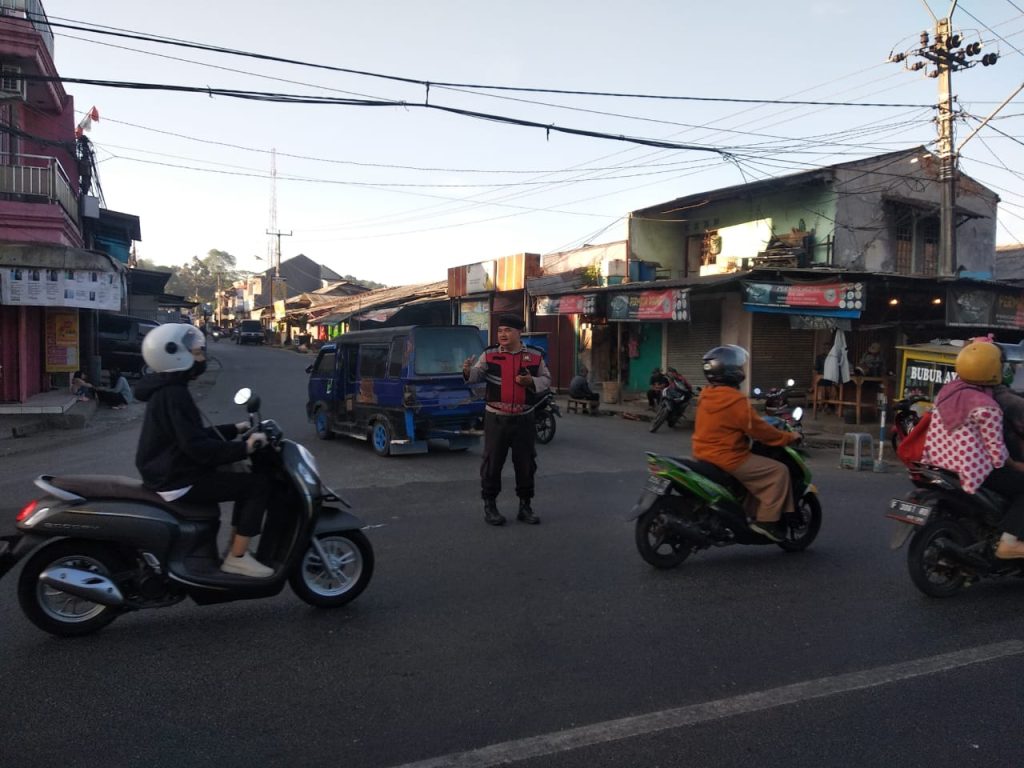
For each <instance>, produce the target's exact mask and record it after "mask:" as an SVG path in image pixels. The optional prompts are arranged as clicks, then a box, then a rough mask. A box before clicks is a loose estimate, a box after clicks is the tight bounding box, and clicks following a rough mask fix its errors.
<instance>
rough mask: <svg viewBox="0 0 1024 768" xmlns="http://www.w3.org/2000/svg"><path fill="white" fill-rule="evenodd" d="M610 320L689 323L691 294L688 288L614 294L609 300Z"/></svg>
mask: <svg viewBox="0 0 1024 768" xmlns="http://www.w3.org/2000/svg"><path fill="white" fill-rule="evenodd" d="M608 319H609V320H618V321H622V322H637V323H639V322H647V321H654V320H675V321H688V320H689V319H690V292H689V290H688V289H686V288H667V289H665V290H663V291H634V292H631V293H614V294H611V295H610V296H609V298H608Z"/></svg>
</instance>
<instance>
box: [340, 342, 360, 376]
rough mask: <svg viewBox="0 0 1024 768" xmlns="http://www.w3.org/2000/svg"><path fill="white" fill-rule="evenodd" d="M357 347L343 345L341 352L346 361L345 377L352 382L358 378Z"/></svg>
mask: <svg viewBox="0 0 1024 768" xmlns="http://www.w3.org/2000/svg"><path fill="white" fill-rule="evenodd" d="M358 351H359V350H358V348H357V347H342V348H341V352H340V354H341V355H342V357H343V359H344V361H345V370H346V374H345V378H346V379H348V380H349V381H350V382H354V381H355V380H356V353H357V352H358Z"/></svg>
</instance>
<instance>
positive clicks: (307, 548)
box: [0, 389, 374, 636]
mask: <svg viewBox="0 0 1024 768" xmlns="http://www.w3.org/2000/svg"><path fill="white" fill-rule="evenodd" d="M235 403H237V404H238V405H245V407H246V410H247V411H248V413H249V422H250V425H251V429H252V430H259V431H261V432H264V433H265V434H266V435H267V438H268V441H269V442H268V444H267V445H266V446H264V447H263V448H260V449H259V450H257V451H256V452H255V453H253V454H252V456H251V457H250V459H251V462H252V471H253V472H258V473H261V474H265V475H267V476H268V477H269V478H270V480H271V487H272V493H271V500H270V503H269V504H268V510H269V511H268V513H267V517H266V523H265V525H264V528H263V533H262V535H261V536H260V539H259V547H258V549H257V552H256V557H257V559H258V560H260V561H261V562H263V563H266V564H267V565H270V566H272V567H273V568H274V573H273V575H272V576H269V577H267V578H264V579H255V578H248V577H244V576H236V575H232V574H226V573H223V572H221V570H220V564H221V557H220V555H219V554H218V552H217V531H218V529H219V527H220V507H219V506H218V505H217V504H189V503H181V502H167V501H164V500H163V499H162V498H161V497H160V496H159V495H157V494H156V493H154V492H153V491H150V490H149V489H147V488H145V487H144V486H143V485H142V484H141V482H140V481H138V480H135V479H132V478H127V477H117V476H110V475H67V476H52V475H42V476H40V477H38V478H37V479H36V480H35V485H36V486H37V487H38V488H40V489H41V490H43V491H44V493H45V496H43V497H42V498H40V499H37V500H35V501H32V502H30V503H28V504H26V505H25V507H24V508H23V509H22V510H21V511H20V512H19V513H18V515H17V518H16V522H17V529H18V533H17V534H14V535H11V536H4V537H0V578H2V577H3V576H4V574H6V573H7V572H8V571H10V570H11V568H13V567H14V566H15V564H17V563H18V562H19V561H20V560H21V559H22V558H23V557H24V556H25V555H28V554H29V553H30V552H31V553H32V555H31V557H29V558H28V560H27V561H26V562H25V566H24V568H23V569H22V571H21V575H20V577H19V579H18V600H19V603H20V605H21V609H22V611H23V612H24V614H25V616H26V617H27V618H28V619H29V620H30V621H31V622H32V623H33V624H35V625H36V626H37V627H39V628H40V629H42V630H45V631H46V632H50V633H52V634H54V635H61V636H78V635H85V634H88V633H91V632H95V631H96V630H99V629H101V628H102V627H105V626H106V625H108V624H110V623H111V622H112V621H114V620H115V619H116V618H117V617H118V616H120V615H121V614H123V613H127V612H129V611H135V610H142V609H146V608H166V607H168V606H171V605H175V604H177V603H179V602H181V601H182V600H184V599H185V598H186V597H191V598H192V599H193V600H194V601H195V602H196V603H197V604H199V605H208V604H212V603H223V602H230V601H234V600H250V599H256V598H262V597H272V596H274V595H276V594H278V593H279V592H280V591H281V590H282V589H283V588H284V585H285V584H286V583H287V584H289V585H290V586H291V588H292V591H293V592H294V593H295V594H296V595H297V596H298V597H299V598H300V599H302V600H303V601H305V602H306V603H308V604H310V605H313V606H316V607H318V608H336V607H339V606H342V605H345V604H346V603H349V602H350V601H352V600H354V599H355V598H356V597H358V596H359V595H360V594H361V593H362V592H363V590H364V589H366V586H367V584H369V582H370V578H371V577H372V575H373V566H374V555H373V547H372V546H371V545H370V542H369V540H368V539H367V538H366V536H365V535H364V534H363V532H362V530H361V529H362V528H363V523H362V522H361V521H360V520H359V518H358V517H356V516H355V515H354V514H352V513H351V512H349V511H347V509H348V508H350V505H349V504H348V502H346V501H345V500H344V499H342V498H341V497H340V496H338V495H337V494H336V493H334V492H333V491H331V490H330V489H329V488H327V487H326V486H324V485H323V483H322V482H321V480H320V477H319V474H318V471H317V464H316V459H315V458H314V457H313V455H312V454H311V453H310V452H309V451H308V450H307V449H306V448H305V447H303V446H302V445H300V444H299V443H296V442H293V441H291V440H286V439H285V438H284V436H283V434H282V431H281V429H280V427H278V425H277V424H276V422H274V421H273V420H269V419H268V420H263V419H262V418H261V417H260V415H259V405H260V403H259V398H258V397H256V396H254V395H252V392H251V390H249V389H241V390H239V391H238V393H237V394H236V395H235ZM334 503H337V504H339V505H340V506H342V507H345V508H346V509H341V508H338V507H337V506H330V505H331V504H334Z"/></svg>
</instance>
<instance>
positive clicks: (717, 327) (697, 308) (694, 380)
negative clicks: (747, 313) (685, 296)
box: [667, 294, 722, 387]
mask: <svg viewBox="0 0 1024 768" xmlns="http://www.w3.org/2000/svg"><path fill="white" fill-rule="evenodd" d="M690 317H692V318H693V319H692V320H691V321H690V322H688V323H667V325H668V365H670V366H672V367H673V368H675V369H676V370H677V371H679V372H680V373H681V374H683V376H685V377H686V378H687V379H688V380H689V381H690V384H692V385H693V386H695V387H696V386H700V385H702V384H704V383H705V382H704V371H703V369H702V367H701V366H702V358H703V357H704V353H705V352H707V351H708V350H709V349H711V348H712V347H715V346H718V344H720V343H721V339H722V300H721V299H720V298H714V299H710V298H709V299H700V298H695V297H694V296H693V295H692V294H691V296H690Z"/></svg>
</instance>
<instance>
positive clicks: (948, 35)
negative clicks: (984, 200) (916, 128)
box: [889, 0, 999, 277]
mask: <svg viewBox="0 0 1024 768" xmlns="http://www.w3.org/2000/svg"><path fill="white" fill-rule="evenodd" d="M925 8H928V6H927V3H926V4H925ZM955 9H956V0H953V3H952V5H951V6H950V9H949V14H948V15H947V17H946V18H944V19H938V18H935V15H934V14H932V18H933V19H934V20H935V29H934V37H933V38H929V35H928V32H922V33H921V44H920V46H919V47H917V48H916V49H912V50H910V51H905V52H903V53H893V54H890V56H889V61H891V62H894V63H896V62H905V63H904V67H905V68H906V69H907V70H909V71H911V72H917V71H919V70H922V69H925V68H926V67H927V66H928V62H930V63H932V64H934V65H935V68H934V69H931V70H929V71H928V72H926V73H925V74H926V75H927V76H928V77H932V78H935V79H937V80H938V81H939V103H938V117H937V118H936V122H937V123H938V129H939V135H938V142H937V149H938V154H939V181H940V182H941V184H942V188H941V200H940V219H939V274H940V275H943V276H945V277H955V276H956V269H957V263H956V188H957V175H958V170H957V166H958V158H959V155H958V154H957V150H956V143H955V140H954V133H953V120H954V119H955V115H954V112H953V101H954V99H955V96H954V95H953V73H954V72H959V71H960V70H962V69H969V68H970V67H973V66H975V65H976V64H978V63H979V61H980V63H981V64H982V66H985V67H988V66H991V65H993V64H995V63H996V61H997V60H998V58H999V54H997V53H987V54H985V55H984V56H983V57H982V58H981V59H980V60H979V59H975V58H973V57H975V56H977V55H978V54H980V53H981V42H980V41H975V42H972V43H968V44H967V45H966V46H962V43H963V36H962V35H961V34H959V33H957V32H955V31H954V30H953V18H952V17H953V11H954V10H955ZM928 12H929V13H931V9H930V8H929V9H928ZM915 56H918V57H921V58H922V59H925V60H926V61H915V62H914V63H913V64H909V63H906V62H907V60H908V59H909V58H912V57H915Z"/></svg>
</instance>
